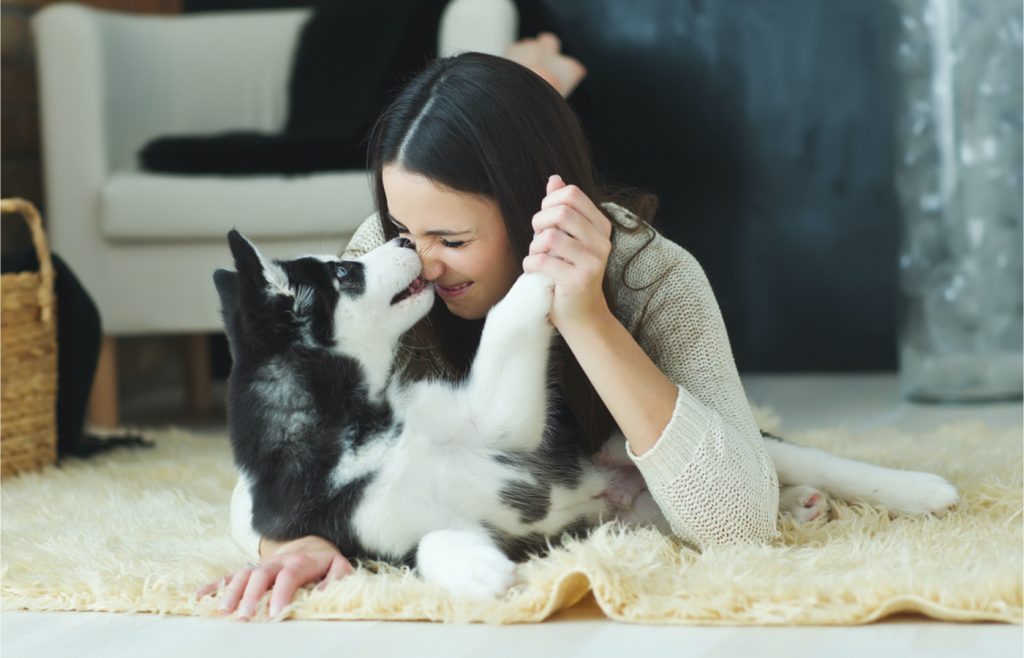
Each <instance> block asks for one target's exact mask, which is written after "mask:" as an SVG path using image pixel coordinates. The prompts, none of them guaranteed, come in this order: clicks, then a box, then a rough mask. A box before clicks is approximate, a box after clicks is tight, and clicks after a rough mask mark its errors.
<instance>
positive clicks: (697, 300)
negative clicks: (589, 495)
mask: <svg viewBox="0 0 1024 658" xmlns="http://www.w3.org/2000/svg"><path fill="white" fill-rule="evenodd" d="M604 208H605V210H606V211H607V212H608V213H609V214H612V215H613V216H614V217H615V218H616V219H617V220H618V222H619V223H620V224H621V225H623V226H625V227H626V228H627V229H634V230H633V231H632V232H629V231H624V230H619V229H616V230H615V231H614V233H613V236H612V252H611V256H610V257H609V259H608V266H607V268H606V271H607V275H608V276H609V277H610V280H611V281H612V282H613V283H615V284H619V282H621V281H623V273H624V272H625V282H626V284H628V285H617V288H616V290H617V292H616V299H615V304H614V308H613V312H614V313H615V316H616V317H617V318H618V319H619V320H620V321H621V322H622V323H623V325H624V326H625V327H626V328H627V329H628V330H629V332H630V334H632V336H633V337H634V338H635V339H636V341H637V343H639V345H640V347H642V348H643V350H644V351H645V352H646V353H647V354H648V355H649V356H650V357H651V360H653V361H654V363H655V364H657V366H658V367H659V368H660V369H661V371H662V372H663V373H665V376H667V377H668V378H669V379H670V380H671V381H672V382H673V383H674V384H676V387H677V388H678V391H679V393H678V396H677V398H676V405H675V410H674V411H673V414H672V418H671V420H670V421H669V423H668V426H666V427H665V431H664V432H663V433H662V435H661V436H660V437H659V438H658V441H657V443H656V444H655V445H654V447H653V448H651V449H650V450H648V451H647V452H646V453H644V454H643V455H641V456H639V457H638V456H636V455H635V454H633V452H632V451H631V450H629V447H628V444H627V447H626V450H627V453H628V454H629V456H630V458H631V459H632V460H633V462H634V463H635V464H636V465H637V467H638V468H639V469H640V473H641V474H642V475H643V477H644V480H645V481H646V482H647V486H648V488H649V489H650V491H651V494H652V496H653V497H654V500H655V501H656V502H657V504H658V506H659V507H660V509H661V511H662V513H663V514H664V515H665V518H666V519H667V520H668V521H669V523H670V524H671V526H672V529H673V531H674V532H675V533H676V535H678V536H679V538H680V539H682V540H684V541H686V542H688V543H690V544H692V545H694V546H696V547H698V548H702V547H704V546H707V545H710V544H723V543H729V542H736V541H753V542H764V541H767V540H769V539H771V538H773V537H775V536H776V534H777V530H776V526H775V523H776V517H777V514H778V507H779V485H778V479H777V476H776V473H775V467H774V466H773V464H772V462H771V459H770V458H769V457H768V453H767V451H766V450H765V448H764V445H763V443H762V441H763V440H762V438H761V434H760V431H759V430H758V427H757V424H756V423H755V422H754V417H753V414H752V413H751V409H750V405H749V404H748V403H747V398H746V395H745V393H744V391H743V385H742V384H741V383H740V378H739V374H738V373H737V371H736V364H735V362H734V361H733V358H732V349H731V347H730V345H729V338H728V335H727V334H726V331H725V324H724V322H723V321H722V314H721V312H720V311H719V309H718V302H717V301H716V300H715V296H714V293H712V291H711V286H710V285H709V284H708V280H707V277H706V276H705V274H704V270H703V269H701V267H700V265H699V264H698V263H697V261H696V259H694V257H693V256H692V255H690V253H689V252H687V251H686V250H685V249H683V248H682V247H680V246H679V245H677V244H675V243H674V242H672V241H671V240H668V239H666V238H665V237H663V236H662V235H661V234H658V233H655V234H654V240H653V241H652V242H651V243H650V244H649V245H647V246H646V247H645V246H644V245H645V244H646V243H647V241H648V240H649V239H650V237H651V231H650V230H647V229H643V228H639V227H638V224H637V222H636V218H635V217H634V216H633V215H632V214H631V213H630V212H629V211H628V210H626V209H624V208H622V207H620V206H617V205H614V204H605V206H604ZM383 241H384V237H383V233H382V232H381V229H380V224H379V222H378V221H377V218H376V216H375V215H374V216H371V217H370V218H368V219H367V220H366V221H364V222H363V223H362V225H361V226H360V227H359V229H358V230H357V231H356V233H355V235H354V236H353V237H352V240H351V241H350V242H349V244H348V246H347V248H346V250H345V254H344V257H345V258H356V257H358V256H360V255H362V254H364V253H366V252H367V251H369V250H371V249H373V248H374V247H377V246H379V245H380V244H382V243H383ZM637 252H639V253H637ZM634 255H636V258H634V259H633V260H632V262H630V258H631V257H633V256H634ZM648 284H650V285H648ZM634 288H638V290H634ZM645 307H646V309H647V310H646V312H643V313H642V311H643V309H644V308H645ZM641 321H642V322H641ZM231 517H232V518H231V525H232V537H233V538H234V540H235V542H236V543H237V544H238V545H239V546H241V547H242V548H243V549H244V550H245V551H246V552H247V553H249V554H250V555H251V556H253V557H257V558H258V553H259V550H258V547H259V537H258V536H257V535H256V533H255V532H254V531H253V530H252V525H251V500H250V498H249V492H248V487H247V486H246V485H245V483H244V481H243V480H242V479H240V480H239V483H238V485H237V486H236V487H235V492H234V495H233V496H232V501H231Z"/></svg>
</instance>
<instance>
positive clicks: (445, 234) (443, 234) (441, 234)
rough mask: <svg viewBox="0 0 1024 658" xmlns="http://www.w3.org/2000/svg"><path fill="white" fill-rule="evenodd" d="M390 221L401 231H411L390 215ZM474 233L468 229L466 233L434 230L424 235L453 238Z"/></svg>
mask: <svg viewBox="0 0 1024 658" xmlns="http://www.w3.org/2000/svg"><path fill="white" fill-rule="evenodd" d="M388 219H390V220H391V223H392V224H394V225H395V226H397V227H399V228H401V229H403V230H405V231H408V230H409V229H407V228H406V227H405V224H403V223H401V222H400V221H398V220H397V219H395V218H394V217H392V216H391V215H390V214H389V215H388ZM472 232H473V231H470V230H469V229H467V230H465V231H449V230H446V229H434V230H432V231H427V232H426V233H424V235H435V236H439V237H451V236H453V235H466V234H467V233H472Z"/></svg>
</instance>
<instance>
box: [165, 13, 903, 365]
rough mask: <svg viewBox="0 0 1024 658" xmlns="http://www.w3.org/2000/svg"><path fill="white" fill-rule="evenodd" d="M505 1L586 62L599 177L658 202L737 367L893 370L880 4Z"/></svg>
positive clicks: (887, 114) (894, 234) (530, 31)
mask: <svg viewBox="0 0 1024 658" xmlns="http://www.w3.org/2000/svg"><path fill="white" fill-rule="evenodd" d="M332 1H334V2H343V1H346V0H332ZM347 1H350V2H351V1H354V0H347ZM359 1H360V2H363V1H365V0H359ZM301 4H307V3H302V2H288V1H287V0H206V1H199V0H192V1H188V0H186V1H185V2H184V8H185V10H186V11H196V10H203V9H235V8H242V7H267V6H287V5H292V6H294V5H301ZM516 4H517V5H518V7H519V11H520V18H521V20H520V23H521V33H522V34H523V35H530V36H532V35H534V34H536V33H537V32H538V31H540V30H544V29H547V30H552V31H554V32H555V33H556V34H558V35H559V36H560V37H561V38H562V41H563V47H564V49H565V51H566V52H568V53H569V54H572V55H574V56H575V57H578V58H579V59H580V60H581V61H583V63H584V64H586V66H587V68H588V70H589V76H588V77H587V79H586V80H585V81H584V82H583V83H582V84H581V86H580V87H579V88H578V90H577V91H576V92H575V93H574V94H573V96H572V97H571V99H570V102H571V103H572V104H573V106H574V107H575V108H576V110H577V112H578V114H579V115H580V118H581V120H582V121H583V123H584V126H585V128H586V130H587V132H588V134H589V136H590V138H591V141H592V143H593V145H594V150H595V154H596V156H597V160H598V163H599V166H600V168H601V169H602V171H603V172H604V173H605V174H606V175H607V176H608V177H610V178H613V179H615V180H617V181H620V182H623V183H627V184H630V185H634V186H637V187H640V188H643V189H647V190H649V191H652V192H654V193H656V194H657V195H658V197H659V199H660V202H661V209H660V211H659V213H658V216H657V218H656V225H657V226H658V228H659V229H660V230H661V231H662V232H663V233H665V234H666V235H668V236H669V237H670V238H672V239H673V240H675V241H677V242H679V243H680V244H682V245H683V246H684V247H686V248H687V249H688V250H689V251H691V252H692V253H693V254H694V255H695V256H696V257H697V259H698V260H699V261H700V262H701V264H702V265H703V266H704V269H705V270H706V272H707V274H708V278H709V279H710V281H711V284H712V286H713V288H714V290H715V293H716V295H717V297H718V301H719V304H720V306H721V308H722V313H723V316H724V318H725V322H726V326H727V328H728V330H729V335H730V338H731V340H732V345H733V351H734V354H735V356H736V361H737V364H738V366H739V368H740V369H741V370H743V371H801V370H837V371H839V370H880V369H895V367H896V300H897V296H896V290H897V287H896V282H897V248H898V241H899V215H898V208H897V203H896V197H895V190H894V188H893V153H894V143H893V129H892V126H893V116H894V102H895V98H894V97H895V85H896V79H895V74H894V71H893V69H892V67H891V66H890V61H891V54H890V53H891V52H892V50H893V38H894V34H895V27H896V21H897V17H896V16H895V14H894V11H893V9H892V8H891V6H890V3H888V2H882V1H874V2H864V1H863V0H689V1H684V0H630V1H626V0H516Z"/></svg>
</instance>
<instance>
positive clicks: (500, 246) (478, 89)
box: [205, 53, 779, 618]
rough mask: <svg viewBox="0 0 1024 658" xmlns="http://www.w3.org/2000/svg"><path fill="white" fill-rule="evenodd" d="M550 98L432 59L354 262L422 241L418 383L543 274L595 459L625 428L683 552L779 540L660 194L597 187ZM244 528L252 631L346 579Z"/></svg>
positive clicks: (487, 61)
mask: <svg viewBox="0 0 1024 658" xmlns="http://www.w3.org/2000/svg"><path fill="white" fill-rule="evenodd" d="M549 81H550V79H549ZM556 88H557V86H556V84H555V83H554V82H551V83H550V84H549V82H545V79H544V78H542V77H540V76H538V75H537V74H536V73H534V72H532V71H531V70H529V69H528V68H526V67H524V66H521V65H519V64H517V63H514V62H512V61H509V60H507V59H502V58H498V57H492V56H487V55H481V54H476V53H467V54H463V55H459V56H456V57H453V58H448V59H440V60H437V61H435V62H434V63H432V64H431V65H430V66H429V67H428V68H427V69H426V70H425V71H423V72H422V73H421V74H419V75H418V76H417V77H416V78H415V79H413V80H412V82H411V83H409V84H408V85H407V86H406V87H405V88H404V90H403V91H402V92H401V93H400V94H399V95H398V97H397V98H396V99H395V100H394V101H393V103H392V104H391V105H390V107H389V108H388V109H387V110H386V111H385V112H384V114H383V115H382V116H381V118H380V120H379V122H378V124H377V126H376V128H375V131H374V134H373V137H372V142H371V146H370V165H371V171H372V177H373V184H374V186H375V203H376V207H377V211H378V212H377V214H376V215H375V216H374V217H371V218H370V219H368V220H367V221H366V222H365V223H364V224H363V225H362V226H361V227H360V228H359V230H358V231H357V232H356V234H355V236H354V237H353V239H352V241H351V242H350V244H349V245H348V248H347V250H346V255H347V256H349V257H356V256H359V255H361V254H362V253H365V252H366V251H368V250H370V249H372V248H374V247H376V246H378V245H380V244H382V243H383V242H384V241H386V240H388V239H391V238H394V237H398V236H402V237H405V238H408V239H409V240H411V241H412V242H413V243H414V244H415V248H416V250H417V251H418V253H419V255H420V258H421V260H422V262H423V276H424V277H425V278H427V279H429V280H431V281H433V282H434V284H435V286H436V291H437V295H438V302H437V303H436V304H435V306H434V309H433V310H432V311H431V313H430V314H429V315H428V317H427V318H426V319H425V320H424V321H423V322H421V323H420V325H418V326H417V327H416V329H414V331H413V332H412V336H411V337H410V342H411V345H410V349H409V350H406V351H407V352H408V354H409V355H410V356H409V358H408V362H407V363H406V365H405V369H406V371H407V372H408V374H410V375H412V376H417V375H422V374H426V373H431V374H435V375H438V374H440V375H443V376H448V377H452V378H458V377H460V376H461V375H463V374H464V373H465V372H466V371H467V368H468V365H469V363H470V360H471V358H472V354H473V352H474V350H475V346H476V344H477V341H478V340H479V336H480V329H481V327H482V321H483V318H484V317H485V316H486V314H487V312H488V310H489V309H490V308H491V307H492V306H493V305H494V304H495V303H496V302H497V301H498V300H500V299H501V298H502V297H503V296H504V295H505V293H506V292H507V291H508V290H509V288H510V287H511V285H512V283H513V282H514V281H515V280H516V278H517V277H518V276H519V275H520V274H521V273H522V272H524V271H526V272H536V271H540V272H545V273H547V274H548V275H549V276H551V278H552V279H554V281H555V299H554V304H553V307H552V311H551V316H550V318H551V321H552V323H553V324H554V326H555V328H556V329H557V331H558V334H559V336H560V338H559V339H558V342H557V343H556V345H555V348H554V355H555V356H554V358H555V359H556V363H557V364H558V367H559V371H560V375H561V377H560V384H561V387H562V394H563V398H564V400H565V403H566V404H567V405H568V407H569V410H570V411H571V412H572V414H573V415H574V416H575V418H576V420H577V421H578V422H579V423H580V425H581V427H582V428H583V429H584V435H585V436H587V437H589V441H590V445H588V446H587V447H588V448H589V449H590V450H591V451H593V452H596V451H597V450H598V449H599V448H600V447H601V446H602V444H604V443H605V442H606V441H607V440H608V438H609V436H610V435H611V434H612V432H613V430H615V429H616V428H617V429H618V430H619V431H620V432H621V434H622V435H624V437H625V442H624V444H625V448H626V452H627V454H628V455H629V457H630V458H631V459H632V460H633V462H634V463H635V464H636V466H637V467H638V468H639V471H640V473H641V474H642V476H643V478H644V481H645V482H646V484H647V486H648V489H649V491H650V493H651V495H652V496H653V499H654V501H655V502H656V503H657V506H658V508H659V509H660V511H661V513H662V514H663V515H664V517H665V519H667V520H668V523H669V525H670V526H671V529H672V531H673V532H674V533H675V534H676V535H677V536H678V537H679V538H681V539H682V540H684V541H686V542H688V543H690V544H692V545H695V546H697V547H698V548H699V547H704V546H707V545H711V544H719V543H725V542H734V541H754V542H763V541H767V540H769V539H771V538H772V537H773V536H774V535H775V533H776V516H777V512H778V499H779V486H778V480H777V477H776V472H775V469H774V467H773V465H772V462H771V460H770V458H769V457H768V454H767V452H766V450H765V448H764V446H763V442H762V438H761V435H760V432H759V431H758V427H757V425H756V424H755V422H754V419H753V416H752V414H751V410H750V406H749V404H748V402H747V400H746V397H745V394H744V391H743V387H742V385H741V383H740V379H739V376H738V374H737V371H736V366H735V363H734V362H733V358H732V352H731V349H730V346H729V340H728V337H727V335H726V332H725V326H724V323H723V321H722V317H721V313H720V311H719V309H718V305H717V303H716V301H715V297H714V295H713V293H712V291H711V288H710V286H709V285H708V281H707V279H706V277H705V275H704V273H703V271H702V270H701V268H700V266H699V265H698V263H697V262H696V261H695V260H694V258H693V257H692V256H691V255H690V254H689V253H687V252H686V251H685V250H683V249H682V248H681V247H680V246H678V245H676V244H674V243H672V242H670V241H669V240H667V239H666V238H664V237H662V236H661V235H660V234H658V233H656V232H655V231H654V230H653V229H651V228H650V226H649V224H648V220H649V219H650V216H651V214H652V208H653V205H654V204H653V203H652V200H651V199H650V198H649V197H643V196H637V195H634V196H633V197H632V198H630V197H629V196H627V195H624V194H622V193H621V192H620V193H616V194H612V193H611V192H609V191H608V190H606V189H604V188H602V187H601V186H599V184H598V181H597V180H596V179H595V174H594V171H593V165H592V161H591V158H590V154H589V148H588V145H587V143H586V140H585V138H584V136H583V133H582V131H581V129H580V126H579V123H578V120H577V118H576V116H575V115H574V114H573V112H572V110H571V109H570V107H569V105H568V104H567V103H566V102H565V100H564V99H563V97H562V96H561V95H559V93H558V91H557V90H556ZM423 348H427V349H423ZM617 443H618V446H619V447H620V450H621V446H622V445H623V442H622V439H621V437H619V438H618V441H617ZM237 491H238V489H237V488H236V492H237ZM232 517H233V520H232V525H233V536H234V537H235V539H236V541H237V542H239V544H240V545H242V546H243V547H245V548H246V549H247V550H248V551H249V552H250V553H251V554H253V557H255V556H256V554H257V553H259V556H260V557H261V558H262V559H263V562H262V563H261V564H260V565H250V567H249V568H246V569H244V570H242V571H240V572H238V573H237V574H235V575H234V576H233V577H231V578H230V581H229V583H228V586H227V588H226V590H225V593H224V595H223V597H222V604H221V608H222V609H223V610H225V611H231V610H233V609H235V607H236V606H237V607H238V616H239V617H243V618H245V617H249V616H251V615H252V614H253V611H254V609H255V605H256V603H257V601H258V600H259V599H260V597H261V596H262V595H263V594H264V593H265V592H266V591H267V589H269V588H271V587H273V595H272V598H271V614H276V613H277V611H279V610H280V609H281V608H282V607H283V606H284V605H286V604H287V603H288V602H289V601H290V600H291V598H292V596H293V594H294V592H295V590H296V589H297V588H298V587H300V586H302V585H304V584H306V583H310V582H315V581H318V580H322V581H323V584H326V583H327V582H328V581H329V580H331V579H333V578H337V577H341V576H343V575H345V574H346V573H348V572H350V571H351V566H350V565H349V563H348V561H347V560H346V559H345V558H344V556H342V555H341V554H340V553H339V552H338V549H337V548H336V547H335V546H333V545H332V544H330V543H328V542H327V541H325V540H323V539H320V538H318V537H305V538H302V539H299V540H296V541H292V542H288V543H286V544H276V543H273V542H270V541H261V540H260V538H259V537H257V536H255V535H254V534H253V532H252V530H251V527H250V526H249V517H250V512H249V510H248V509H245V505H244V504H242V503H237V502H233V505H232ZM215 587H216V583H214V584H212V585H211V586H209V587H208V588H207V589H206V590H205V591H206V592H208V591H210V590H211V588H215Z"/></svg>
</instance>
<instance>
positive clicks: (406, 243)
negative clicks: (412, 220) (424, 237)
mask: <svg viewBox="0 0 1024 658" xmlns="http://www.w3.org/2000/svg"><path fill="white" fill-rule="evenodd" d="M398 246H399V247H404V248H405V249H415V248H416V245H414V244H413V243H412V240H410V239H409V238H398Z"/></svg>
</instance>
